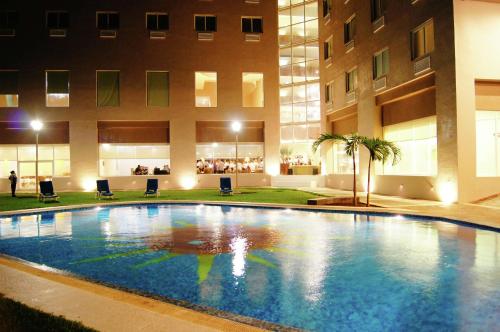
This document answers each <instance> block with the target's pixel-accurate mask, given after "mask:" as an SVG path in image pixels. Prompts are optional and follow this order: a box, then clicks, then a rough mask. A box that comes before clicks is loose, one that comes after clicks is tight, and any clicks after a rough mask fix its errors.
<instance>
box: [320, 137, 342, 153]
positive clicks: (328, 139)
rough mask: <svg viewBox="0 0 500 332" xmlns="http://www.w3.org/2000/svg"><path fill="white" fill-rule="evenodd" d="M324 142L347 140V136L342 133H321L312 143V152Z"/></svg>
mask: <svg viewBox="0 0 500 332" xmlns="http://www.w3.org/2000/svg"><path fill="white" fill-rule="evenodd" d="M324 142H333V143H335V142H344V143H345V142H347V138H346V137H345V136H342V135H337V134H321V136H320V137H318V139H317V140H316V141H314V143H313V145H312V149H313V152H316V151H318V148H319V146H320V145H321V144H323V143H324Z"/></svg>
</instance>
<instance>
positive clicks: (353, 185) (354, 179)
mask: <svg viewBox="0 0 500 332" xmlns="http://www.w3.org/2000/svg"><path fill="white" fill-rule="evenodd" d="M352 165H353V170H354V173H353V175H352V178H353V184H352V192H353V195H354V197H353V199H352V205H353V206H356V205H358V202H357V201H358V200H357V196H358V190H357V188H356V154H355V153H353V154H352Z"/></svg>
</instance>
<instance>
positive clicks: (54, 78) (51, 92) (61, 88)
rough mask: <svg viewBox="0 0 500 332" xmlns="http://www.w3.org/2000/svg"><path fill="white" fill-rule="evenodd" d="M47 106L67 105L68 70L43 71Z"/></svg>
mask: <svg viewBox="0 0 500 332" xmlns="http://www.w3.org/2000/svg"><path fill="white" fill-rule="evenodd" d="M45 89H46V91H45V92H46V93H45V97H46V105H47V107H69V71H63V70H58V71H46V72H45Z"/></svg>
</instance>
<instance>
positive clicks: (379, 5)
mask: <svg viewBox="0 0 500 332" xmlns="http://www.w3.org/2000/svg"><path fill="white" fill-rule="evenodd" d="M384 2H385V0H371V10H372V22H374V21H376V20H378V19H379V18H381V17H382V16H384V11H385V3H384Z"/></svg>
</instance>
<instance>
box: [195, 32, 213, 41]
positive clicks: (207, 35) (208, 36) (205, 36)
mask: <svg viewBox="0 0 500 332" xmlns="http://www.w3.org/2000/svg"><path fill="white" fill-rule="evenodd" d="M198 40H214V33H213V32H198Z"/></svg>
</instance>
